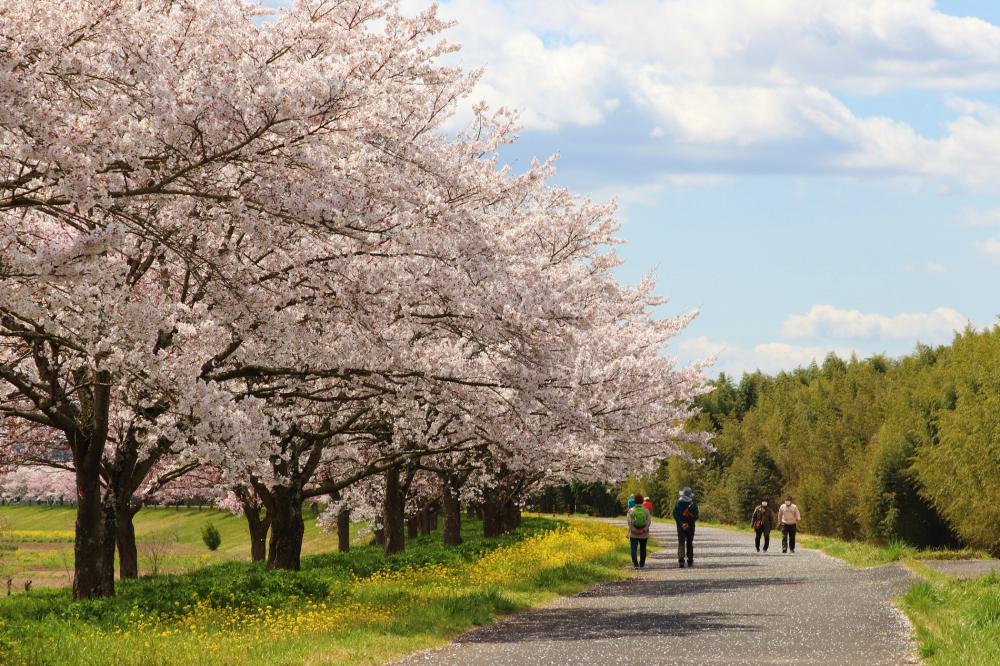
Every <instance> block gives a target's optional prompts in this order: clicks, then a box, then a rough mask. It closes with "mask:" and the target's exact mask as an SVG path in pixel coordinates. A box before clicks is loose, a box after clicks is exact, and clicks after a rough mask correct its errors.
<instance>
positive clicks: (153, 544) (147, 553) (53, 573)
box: [0, 506, 361, 590]
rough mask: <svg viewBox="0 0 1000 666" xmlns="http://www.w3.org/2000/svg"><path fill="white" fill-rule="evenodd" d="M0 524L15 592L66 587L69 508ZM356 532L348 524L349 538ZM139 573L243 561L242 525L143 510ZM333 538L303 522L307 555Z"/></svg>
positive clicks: (233, 519) (219, 517)
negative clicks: (207, 536) (214, 544)
mask: <svg viewBox="0 0 1000 666" xmlns="http://www.w3.org/2000/svg"><path fill="white" fill-rule="evenodd" d="M0 520H2V521H3V522H4V523H5V524H6V526H7V527H8V528H9V531H8V532H7V533H6V535H5V536H4V537H2V538H0V547H6V548H7V550H6V552H5V553H4V558H3V563H2V567H0V568H3V571H2V572H0V573H3V574H4V575H10V576H13V577H14V579H15V581H16V586H15V590H16V589H20V583H21V581H23V580H27V579H31V580H33V581H34V586H35V587H36V588H37V587H53V586H68V585H70V584H71V582H72V579H73V526H74V522H75V520H76V513H75V509H74V508H73V507H46V506H0ZM208 523H212V524H213V525H215V526H216V527H217V528H218V530H219V533H220V534H221V535H222V544H221V545H220V546H219V548H218V550H215V551H210V550H209V549H208V548H207V547H206V546H205V544H204V543H203V542H202V539H201V528H202V527H204V526H205V525H207V524H208ZM360 528H361V525H360V524H356V525H353V526H352V532H353V534H355V535H356V534H357V531H358V530H359V529H360ZM135 530H136V541H137V545H138V550H139V572H140V573H143V574H145V573H150V572H151V571H152V569H153V564H154V560H155V562H156V565H157V567H158V569H159V571H160V572H161V573H185V572H190V571H194V570H196V569H200V568H202V567H205V566H208V565H212V564H221V563H223V562H228V561H231V560H242V561H249V559H250V539H249V536H248V532H247V526H246V521H245V520H244V519H243V518H242V517H241V516H234V515H233V514H231V513H229V512H228V511H218V510H215V509H201V510H199V509H173V508H155V507H150V508H145V509H142V510H141V511H140V512H139V513H138V514H136V517H135ZM336 548H337V536H336V535H335V534H333V535H330V534H324V533H323V532H321V531H320V530H319V529H318V528H317V527H316V521H315V520H308V519H307V520H306V533H305V540H304V542H303V552H304V553H306V554H309V555H312V554H317V553H324V552H329V551H331V550H336Z"/></svg>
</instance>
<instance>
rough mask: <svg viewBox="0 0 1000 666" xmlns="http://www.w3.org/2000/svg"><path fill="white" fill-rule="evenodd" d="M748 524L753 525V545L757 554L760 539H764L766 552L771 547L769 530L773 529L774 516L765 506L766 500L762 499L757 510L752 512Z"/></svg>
mask: <svg viewBox="0 0 1000 666" xmlns="http://www.w3.org/2000/svg"><path fill="white" fill-rule="evenodd" d="M750 524H751V525H753V531H754V533H755V534H756V536H755V537H754V540H753V545H754V546H755V547H756V548H757V552H758V553H759V552H760V537H761V536H763V537H764V552H765V553H766V552H767V548H768V546H770V545H771V530H772V529H774V514H773V513H771V509H770V508H768V506H767V500H766V499H762V500H761V501H760V504H758V505H757V508H755V509H754V510H753V515H752V516H750Z"/></svg>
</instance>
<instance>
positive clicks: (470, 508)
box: [465, 502, 476, 520]
mask: <svg viewBox="0 0 1000 666" xmlns="http://www.w3.org/2000/svg"><path fill="white" fill-rule="evenodd" d="M465 517H466V518H468V519H469V520H474V519H475V518H476V506H475V505H474V504H473V503H472V502H469V503H468V505H466V507H465Z"/></svg>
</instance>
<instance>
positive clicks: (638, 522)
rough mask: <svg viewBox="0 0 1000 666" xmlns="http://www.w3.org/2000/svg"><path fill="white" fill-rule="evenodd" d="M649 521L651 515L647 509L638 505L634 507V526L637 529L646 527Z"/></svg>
mask: <svg viewBox="0 0 1000 666" xmlns="http://www.w3.org/2000/svg"><path fill="white" fill-rule="evenodd" d="M648 522H649V516H648V515H647V514H646V510H645V509H644V508H642V507H641V506H637V507H635V508H634V509H632V527H634V528H635V529H637V530H641V529H645V527H646V524H647V523H648Z"/></svg>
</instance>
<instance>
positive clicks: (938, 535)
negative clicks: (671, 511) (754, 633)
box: [647, 326, 1000, 553]
mask: <svg viewBox="0 0 1000 666" xmlns="http://www.w3.org/2000/svg"><path fill="white" fill-rule="evenodd" d="M712 383H713V385H714V386H715V390H714V391H713V392H712V393H709V394H707V395H705V396H702V397H701V398H700V403H701V407H702V409H703V411H702V413H701V414H700V415H699V416H698V418H697V420H696V421H695V422H693V423H692V424H691V428H692V429H698V430H700V429H707V430H711V431H712V432H714V433H715V439H714V443H715V446H716V451H715V452H713V453H711V454H710V455H708V456H707V457H705V458H702V459H701V460H700V461H697V462H692V461H685V460H681V459H672V460H669V461H665V462H664V463H663V465H662V466H661V467H660V469H659V471H658V473H657V474H656V475H655V477H654V478H653V479H649V480H647V481H648V485H649V486H650V492H651V493H652V494H654V496H655V495H658V494H662V495H663V496H665V497H670V496H671V495H670V494H669V493H670V490H671V489H676V488H680V487H682V486H684V485H691V486H692V487H694V488H695V489H696V490H697V491H698V493H699V496H700V499H701V506H702V511H703V513H704V514H706V515H707V516H708V517H711V518H715V519H718V520H723V521H726V522H734V523H739V522H745V521H747V520H749V517H750V514H751V512H752V510H753V507H754V505H755V504H756V503H757V502H758V501H759V500H760V499H762V498H771V500H772V501H774V500H777V499H779V497H780V496H781V495H783V494H784V493H786V492H788V493H791V494H792V495H793V496H794V497H795V501H796V502H797V503H798V505H799V506H800V507H802V510H803V514H804V521H803V528H804V529H806V530H808V531H810V532H813V533H818V534H823V535H829V536H836V537H841V538H848V539H864V540H867V541H872V542H877V543H887V542H889V541H893V540H898V541H904V542H907V543H910V544H913V545H916V546H946V545H947V546H953V545H959V544H961V545H968V546H971V547H975V548H982V549H986V550H989V551H991V552H993V553H1000V326H995V327H993V328H992V329H991V330H983V331H975V330H972V329H967V330H966V331H964V332H962V333H961V334H957V335H956V336H955V338H954V339H953V341H952V343H951V344H950V345H947V346H941V347H937V348H932V347H928V346H922V345H921V346H918V347H917V348H916V349H915V351H914V352H913V353H912V354H910V355H909V356H906V357H903V358H901V359H898V360H897V359H889V358H886V357H884V356H875V357H872V358H867V359H863V360H859V359H856V358H852V359H850V360H847V361H845V360H843V359H841V358H838V357H837V356H835V355H832V354H831V355H830V356H828V357H827V358H826V359H825V360H824V361H823V363H822V365H817V364H815V363H813V364H812V365H810V366H809V367H806V368H799V369H797V370H794V371H791V372H782V373H780V374H778V375H776V376H770V375H765V374H762V373H759V372H757V373H753V374H746V375H744V376H743V378H742V379H741V380H740V381H739V383H735V382H734V381H733V380H732V379H731V378H729V377H727V376H725V375H721V376H720V377H719V378H718V379H716V380H714V381H713V382H712ZM674 492H676V491H674Z"/></svg>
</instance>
